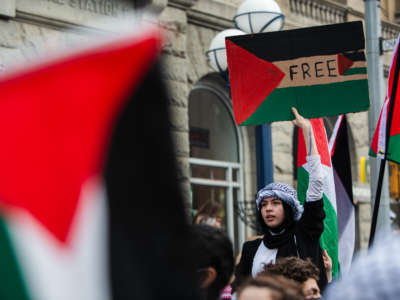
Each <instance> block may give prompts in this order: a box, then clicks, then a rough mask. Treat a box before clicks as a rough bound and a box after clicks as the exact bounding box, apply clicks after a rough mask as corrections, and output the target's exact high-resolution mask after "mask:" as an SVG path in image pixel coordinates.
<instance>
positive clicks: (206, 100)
mask: <svg viewBox="0 0 400 300" xmlns="http://www.w3.org/2000/svg"><path fill="white" fill-rule="evenodd" d="M224 89H226V87H224V86H223V85H222V86H218V84H210V83H204V82H199V83H198V84H197V85H196V86H195V87H194V88H193V90H192V91H191V93H190V95H189V126H190V132H189V135H190V138H189V140H190V159H189V162H190V171H191V175H190V176H191V177H190V182H191V187H192V209H193V210H194V211H196V210H197V209H199V208H200V207H201V206H202V205H203V204H204V203H206V202H207V201H214V202H218V203H220V204H221V206H222V215H221V217H222V227H223V228H224V229H225V230H226V232H227V233H228V235H229V237H230V238H231V239H232V241H233V243H234V245H235V248H236V249H237V247H238V246H239V245H241V243H243V242H244V224H243V223H242V222H241V221H240V219H239V216H238V214H237V211H236V208H237V204H238V202H239V201H242V199H243V175H242V174H243V170H242V161H241V139H240V134H239V130H238V128H237V127H236V125H235V122H234V119H233V114H232V109H231V106H230V99H229V98H228V97H227V96H226V94H225V91H224Z"/></svg>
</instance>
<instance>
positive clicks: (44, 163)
mask: <svg viewBox="0 0 400 300" xmlns="http://www.w3.org/2000/svg"><path fill="white" fill-rule="evenodd" d="M158 50H159V34H158V33H157V32H149V31H147V33H145V34H142V35H141V36H140V37H138V36H134V37H130V38H127V39H124V40H120V41H119V42H114V43H110V44H108V45H106V46H103V47H99V48H97V49H92V50H88V51H86V52H84V53H81V54H78V55H75V56H72V57H69V58H65V59H61V60H58V61H56V62H53V63H48V64H46V65H44V66H41V67H38V68H36V69H34V70H31V71H25V72H24V73H22V74H17V75H13V76H11V77H9V78H8V79H5V80H3V81H1V82H0V94H1V100H0V114H1V117H0V126H1V128H3V129H4V130H1V132H0V141H1V143H2V147H1V148H0V165H1V168H2V172H0V203H1V208H2V210H3V213H10V209H11V210H13V209H24V210H26V211H28V212H29V213H30V214H31V215H32V216H33V217H34V218H36V219H37V220H38V221H39V222H40V223H41V224H42V225H44V226H45V228H47V229H48V230H49V232H51V233H52V234H53V235H54V236H55V237H56V238H57V239H58V240H59V241H61V242H63V243H66V242H67V238H68V233H69V231H70V228H71V224H72V221H73V218H74V215H75V212H76V208H77V206H78V199H79V196H80V191H81V188H82V185H83V184H84V183H85V181H87V180H88V179H90V178H92V177H93V176H96V175H99V173H100V172H101V171H102V168H103V164H104V159H105V154H106V151H107V149H106V148H107V146H108V143H109V140H110V138H111V133H112V129H113V126H114V123H115V122H116V119H117V117H118V115H119V113H120V111H121V110H122V109H123V106H124V105H125V103H126V101H127V99H128V96H129V94H130V93H132V92H133V90H134V89H135V88H136V87H137V86H138V85H139V84H140V82H141V80H142V79H143V78H144V76H145V74H146V72H147V71H148V69H149V68H150V66H151V65H152V63H153V62H154V59H155V57H156V55H157V53H158ZM138 100H139V99H138ZM140 100H141V101H148V100H149V99H140Z"/></svg>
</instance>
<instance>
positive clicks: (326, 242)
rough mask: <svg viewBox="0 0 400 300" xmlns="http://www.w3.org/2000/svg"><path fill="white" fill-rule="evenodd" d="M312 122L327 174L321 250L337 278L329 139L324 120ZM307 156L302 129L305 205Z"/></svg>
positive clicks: (300, 187) (300, 176) (300, 179)
mask: <svg viewBox="0 0 400 300" xmlns="http://www.w3.org/2000/svg"><path fill="white" fill-rule="evenodd" d="M310 122H311V125H312V127H313V131H314V136H315V141H316V144H317V148H318V153H319V155H320V157H321V163H322V168H323V171H324V173H325V174H326V176H325V181H324V192H323V199H324V209H325V213H326V217H325V220H324V232H323V233H322V236H321V239H320V243H321V248H322V249H325V250H326V251H327V252H328V254H329V256H330V257H331V259H332V273H333V276H337V275H338V273H339V259H338V224H337V213H336V211H337V209H336V195H335V183H334V178H333V170H332V163H331V158H330V154H329V149H328V139H327V136H326V132H325V127H324V122H323V120H322V119H311V120H310ZM306 155H307V153H306V145H305V142H304V137H303V131H302V129H299V134H298V155H297V194H298V197H299V200H300V202H301V203H302V204H304V202H305V200H306V194H307V189H308V182H309V166H308V163H307V160H306Z"/></svg>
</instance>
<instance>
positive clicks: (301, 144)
mask: <svg viewBox="0 0 400 300" xmlns="http://www.w3.org/2000/svg"><path fill="white" fill-rule="evenodd" d="M310 122H311V126H312V128H313V132H314V137H315V142H316V144H317V149H318V153H319V155H320V157H321V163H322V164H323V165H326V166H328V167H330V166H331V158H330V155H329V147H328V139H327V136H326V131H325V127H324V121H323V120H322V119H321V118H318V119H310ZM297 145H298V146H297V149H298V150H297V151H298V154H297V168H299V167H301V166H303V165H304V164H305V163H306V162H307V160H306V156H307V151H306V144H305V141H304V137H303V130H302V129H301V128H299V135H298V143H297Z"/></svg>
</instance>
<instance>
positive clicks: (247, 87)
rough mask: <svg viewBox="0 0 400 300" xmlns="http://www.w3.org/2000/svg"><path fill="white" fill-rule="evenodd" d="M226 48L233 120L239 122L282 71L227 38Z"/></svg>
mask: <svg viewBox="0 0 400 300" xmlns="http://www.w3.org/2000/svg"><path fill="white" fill-rule="evenodd" d="M226 51H227V57H228V66H229V79H230V82H231V92H232V102H233V111H234V114H235V119H236V123H237V124H242V123H243V122H244V121H246V120H247V119H248V118H249V117H250V116H251V115H252V114H253V113H254V112H255V111H256V110H257V108H258V107H259V106H260V104H261V103H262V102H263V101H264V100H265V98H266V97H267V96H268V95H269V94H270V93H271V92H272V91H273V90H274V89H275V88H276V87H278V85H279V83H280V82H281V81H282V79H283V77H284V76H285V74H284V73H283V72H282V71H281V70H280V69H279V68H277V67H276V66H275V65H274V64H272V63H270V62H268V61H265V60H262V59H260V58H258V57H257V56H255V55H253V54H252V53H250V52H249V51H246V50H244V49H243V48H241V47H239V46H237V45H235V44H234V43H233V42H231V41H230V40H226ZM244 70H251V72H249V73H246V72H244Z"/></svg>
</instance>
